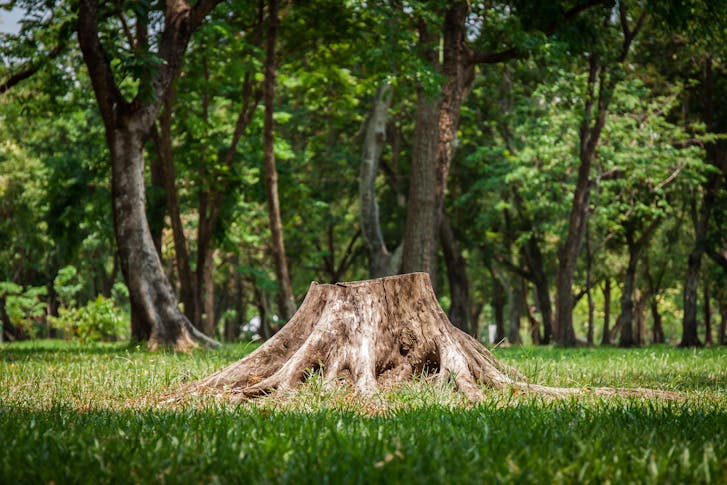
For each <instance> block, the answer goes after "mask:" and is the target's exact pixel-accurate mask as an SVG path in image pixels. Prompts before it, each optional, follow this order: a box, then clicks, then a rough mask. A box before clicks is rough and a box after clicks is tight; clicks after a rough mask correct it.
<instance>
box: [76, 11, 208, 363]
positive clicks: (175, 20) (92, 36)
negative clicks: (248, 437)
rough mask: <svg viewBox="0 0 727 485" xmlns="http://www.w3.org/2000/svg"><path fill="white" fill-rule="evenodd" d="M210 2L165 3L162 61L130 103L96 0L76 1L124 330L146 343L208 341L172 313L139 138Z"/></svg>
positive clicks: (144, 136)
mask: <svg viewBox="0 0 727 485" xmlns="http://www.w3.org/2000/svg"><path fill="white" fill-rule="evenodd" d="M218 1H219V0H200V1H198V2H197V3H195V5H194V6H190V5H189V4H187V3H186V2H176V3H169V4H167V6H166V8H165V11H164V22H163V28H162V31H161V34H160V36H159V41H158V44H157V52H156V53H154V54H155V55H158V57H159V59H160V60H161V61H162V62H160V63H159V67H158V69H154V70H153V71H151V72H149V73H146V74H145V75H144V76H142V79H141V80H140V83H142V85H143V86H144V87H146V88H149V89H150V90H151V93H147V95H148V97H149V98H151V101H149V100H147V99H142V98H143V94H142V95H140V96H137V97H136V98H135V99H134V100H133V101H131V102H129V101H127V100H126V99H125V98H124V96H123V95H122V93H121V89H120V88H119V86H118V84H117V83H116V80H115V78H114V73H113V70H112V68H111V64H110V59H111V56H110V55H109V54H108V52H107V51H106V50H105V47H104V45H103V44H102V42H101V39H100V35H99V19H100V16H101V11H100V10H101V9H100V6H99V4H98V2H97V1H95V0H81V1H80V2H79V4H78V21H77V25H76V32H77V36H78V41H79V44H80V46H81V51H82V54H83V59H84V62H85V64H86V66H87V68H88V74H89V77H90V79H91V84H92V86H93V90H94V94H95V96H96V101H97V103H98V106H99V111H100V113H101V117H102V118H103V121H104V127H105V130H106V142H107V144H108V147H109V150H110V153H111V192H112V198H113V203H112V205H113V218H114V232H115V235H116V245H117V251H118V255H119V261H120V263H121V270H122V273H123V275H124V279H125V281H126V286H127V287H128V288H129V297H130V303H131V308H132V334H133V335H134V336H136V337H140V338H146V337H148V339H149V344H148V346H149V348H150V349H155V348H157V347H159V346H171V347H174V348H176V349H180V350H182V349H188V348H190V347H194V346H197V345H198V344H199V343H205V344H208V345H216V342H214V341H213V340H211V339H209V338H207V337H205V336H204V335H203V334H202V333H200V332H199V331H197V330H196V329H195V328H194V327H193V326H192V324H191V323H190V322H189V320H188V319H187V318H186V317H185V316H184V315H183V314H182V313H181V312H180V310H179V308H178V304H177V298H176V296H175V294H174V291H173V289H172V286H171V285H170V284H169V281H168V280H167V278H166V276H165V274H164V271H163V268H162V265H161V261H160V259H159V255H158V254H157V252H156V249H155V247H154V242H153V240H152V235H151V231H150V229H149V224H148V221H147V217H146V207H145V204H146V194H145V190H144V189H145V187H144V143H145V142H146V140H147V138H148V137H149V135H150V134H151V128H152V125H153V123H154V121H155V119H156V117H157V114H158V113H159V108H160V104H161V100H163V99H165V98H166V96H167V94H168V91H169V88H170V86H171V84H172V81H173V79H174V78H175V77H176V75H177V73H178V71H179V69H180V67H181V65H182V60H183V58H184V53H185V51H186V49H187V45H188V44H189V40H190V37H191V35H192V33H193V32H194V31H195V30H196V29H197V28H198V27H199V25H200V24H201V22H202V20H203V19H204V18H205V16H206V15H207V14H208V13H209V12H210V11H211V10H212V9H213V8H214V6H215V5H216V4H217V3H218ZM146 20H148V19H146ZM146 20H143V21H142V24H143V23H144V22H146ZM141 44H142V43H140V45H141ZM150 54H151V53H150ZM141 91H143V90H142V89H140V92H141ZM149 94H150V95H149Z"/></svg>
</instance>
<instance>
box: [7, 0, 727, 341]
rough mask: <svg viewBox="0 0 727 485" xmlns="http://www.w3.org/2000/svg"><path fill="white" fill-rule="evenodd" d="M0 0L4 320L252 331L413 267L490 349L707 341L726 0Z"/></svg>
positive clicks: (725, 80) (726, 317) (33, 326)
mask: <svg viewBox="0 0 727 485" xmlns="http://www.w3.org/2000/svg"><path fill="white" fill-rule="evenodd" d="M2 8H3V9H4V10H5V11H10V10H13V11H15V12H22V13H23V17H22V21H21V24H20V30H19V32H18V33H16V34H0V105H1V106H2V108H1V109H0V131H1V132H2V138H1V139H2V143H1V144H0V214H1V217H0V320H2V327H3V331H2V335H3V337H4V339H10V340H13V339H21V338H28V337H34V336H39V337H40V336H60V335H65V336H74V335H75V336H78V335H88V336H92V337H89V338H113V337H114V336H117V337H124V338H125V337H126V336H131V337H132V338H136V339H139V340H150V341H152V342H157V343H158V344H159V345H173V346H177V347H179V348H182V347H184V346H185V345H190V346H192V345H197V344H199V343H204V342H208V343H209V342H210V339H218V340H219V339H230V340H234V339H238V338H240V337H241V336H250V335H251V334H254V333H258V334H259V335H260V336H262V337H264V338H267V337H270V336H271V335H272V334H273V333H275V332H276V331H277V330H279V329H280V328H281V327H282V325H284V323H285V321H286V319H287V318H288V317H289V316H290V314H291V308H290V303H291V301H290V300H291V298H287V297H285V295H283V297H281V294H283V293H285V291H286V290H285V289H286V287H289V288H290V293H291V295H292V300H295V303H297V304H300V303H301V300H302V297H303V296H304V294H305V291H306V289H307V288H308V285H309V284H310V281H311V280H315V281H319V282H322V283H335V282H337V281H350V280H361V279H366V278H368V277H370V276H382V275H385V274H396V273H402V272H412V271H425V272H428V273H429V275H430V277H431V279H432V283H433V286H434V288H435V290H436V293H437V297H438V298H439V301H440V302H441V303H442V305H443V307H444V308H445V309H446V310H448V311H449V316H450V319H451V320H452V322H453V323H454V324H455V325H457V326H458V327H460V328H461V329H463V330H465V331H467V332H468V333H470V334H472V335H474V336H479V337H480V338H482V339H483V340H484V339H485V338H486V337H489V334H488V332H489V331H490V327H492V329H493V331H494V332H493V335H492V338H494V339H495V340H496V341H500V340H502V339H507V340H509V341H510V342H511V343H513V344H516V343H522V342H531V343H551V342H556V343H558V344H561V345H569V346H570V345H576V344H578V343H580V342H583V343H588V344H593V343H594V342H614V343H620V344H621V345H624V346H631V345H641V344H644V343H647V342H649V341H654V342H663V341H671V342H674V343H682V344H683V345H688V346H692V345H700V344H702V343H704V342H709V343H725V327H726V326H727V292H725V291H724V290H723V288H725V287H727V263H726V261H727V238H725V236H724V235H725V221H727V209H726V207H727V206H726V205H725V201H727V140H725V129H726V127H727V111H725V106H724V103H721V102H720V100H722V99H724V98H725V96H726V95H727V76H725V74H727V48H726V47H725V46H726V45H727V42H726V41H727V39H725V35H726V34H725V33H726V32H727V7H725V5H722V3H721V2H706V1H697V0H693V1H689V2H671V1H668V2H656V1H654V2H652V1H638V0H634V1H628V2H627V1H619V2H613V1H606V0H600V1H599V0H568V1H560V2H537V1H526V0H518V1H514V2H513V1H502V2H498V1H495V2H464V1H454V2H440V1H424V0H422V1H411V2H410V1H404V2H402V1H383V0H377V1H373V2H358V1H352V2H337V1H332V0H315V1H312V2H286V1H282V0H273V1H260V2H248V1H244V0H226V1H207V0H202V1H198V2H194V3H188V2H186V1H179V2H148V1H139V0H119V1H114V2H95V1H91V0H83V1H79V2H70V3H69V2H53V1H50V2H37V1H35V0H15V1H10V2H6V3H5V4H3V6H2ZM271 162H272V163H273V165H271ZM271 170H273V171H271ZM273 183H274V186H275V187H274V190H272V189H273ZM276 205H277V206H278V207H279V209H278V215H277V219H278V222H277V224H276V216H275V211H274V210H269V208H270V207H274V206H276ZM281 248H282V249H281ZM281 250H282V251H283V254H282V256H284V257H283V258H282V259H281V257H280V256H281V254H280V251H281ZM281 265H282V267H281ZM68 268H72V269H68ZM283 270H284V271H283ZM99 297H101V298H102V299H101V300H99ZM286 298H287V300H286ZM86 307H88V308H95V309H96V310H98V312H100V313H102V314H104V315H107V317H108V318H107V319H106V320H104V322H103V323H101V322H100V321H98V320H96V321H94V320H93V319H92V318H90V317H88V318H86V317H83V316H79V315H87V316H88V315H91V314H92V313H93V312H87V313H84V314H81V313H78V314H73V315H72V316H71V311H76V310H78V311H80V309H82V308H86ZM104 312H106V313H104ZM84 325H85V326H88V327H94V326H95V327H99V328H101V327H102V328H103V330H100V331H96V332H90V331H88V332H86V333H83V332H82V331H81V330H79V328H78V327H79V326H84ZM175 329H176V330H175ZM84 331H85V330H84ZM185 332H187V333H185ZM246 334H247V335H246ZM185 335H186V337H185ZM180 339H182V340H184V339H186V340H184V342H186V343H184V344H182V343H180V342H181V340H180Z"/></svg>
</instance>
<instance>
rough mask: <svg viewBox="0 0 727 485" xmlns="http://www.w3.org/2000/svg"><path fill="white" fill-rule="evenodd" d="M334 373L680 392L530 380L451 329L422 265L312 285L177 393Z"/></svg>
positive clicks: (290, 384) (382, 384)
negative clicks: (247, 344)
mask: <svg viewBox="0 0 727 485" xmlns="http://www.w3.org/2000/svg"><path fill="white" fill-rule="evenodd" d="M316 374H318V375H321V376H322V379H323V383H324V385H326V386H335V385H337V383H340V382H341V381H343V382H346V383H348V384H349V385H351V386H352V387H353V388H354V389H355V390H356V391H357V392H358V393H360V394H362V395H364V396H372V395H374V394H376V393H377V392H378V391H379V390H381V389H386V388H391V387H393V386H396V385H398V384H402V383H403V382H405V381H407V380H408V379H410V378H413V377H415V376H421V375H429V376H431V377H433V378H434V379H435V380H436V382H438V383H440V384H445V383H447V382H453V383H454V385H455V386H456V388H457V390H458V391H459V392H461V393H462V394H464V395H465V396H466V397H467V398H468V399H470V400H474V401H477V400H481V399H483V398H484V393H483V392H482V388H481V387H480V385H485V386H488V387H492V388H496V389H507V388H512V389H518V390H522V391H526V392H535V393H540V394H545V395H549V396H555V397H564V396H579V395H584V394H587V393H591V392H593V393H595V394H596V395H629V396H642V397H643V396H654V395H657V396H662V397H671V398H675V397H677V395H676V394H674V393H667V392H661V391H653V390H646V389H614V388H596V389H587V390H584V389H571V388H552V387H545V386H539V385H534V384H528V383H527V382H525V381H524V378H523V377H522V376H521V375H520V374H519V373H518V372H517V371H516V370H514V369H512V368H510V367H508V366H506V365H503V364H501V363H500V362H499V361H498V360H497V359H495V357H494V356H493V355H492V354H491V353H490V352H489V351H488V350H487V349H486V348H485V347H484V346H483V345H482V344H480V343H479V342H477V340H475V339H474V338H472V337H471V336H469V335H467V334H466V333H465V332H462V331H461V330H459V329H458V328H456V327H454V326H453V325H452V324H451V323H450V322H449V321H448V320H447V316H446V315H445V314H444V312H443V311H442V309H441V307H440V306H439V303H438V302H437V298H436V296H435V294H434V290H433V289H432V286H431V283H430V282H429V277H428V275H427V274H426V273H414V274H405V275H401V276H390V277H386V278H380V279H375V280H367V281H358V282H352V283H338V284H334V285H330V284H324V285H321V284H317V283H312V284H311V286H310V289H309V290H308V294H307V296H306V298H305V300H304V301H303V303H302V305H301V307H300V309H299V310H298V312H297V313H296V314H295V316H294V317H293V318H292V319H291V320H290V322H288V324H287V325H286V326H285V327H283V329H282V330H281V331H280V332H278V333H277V334H276V335H275V336H274V337H273V338H271V339H270V340H269V341H268V342H266V343H265V344H264V345H263V346H261V347H260V348H258V349H257V350H255V351H254V352H252V353H251V354H249V355H248V356H246V357H244V358H243V359H241V360H239V361H237V362H235V363H234V364H232V365H230V366H228V367H227V368H225V369H223V370H221V371H219V372H216V373H214V374H212V375H211V376H209V377H207V378H205V379H202V380H200V381H198V382H196V383H193V384H191V385H190V386H187V387H185V388H184V389H182V390H181V391H180V392H179V395H180V396H183V395H187V394H189V393H191V392H200V391H202V392H205V391H213V392H215V393H217V394H219V393H220V391H222V392H226V393H228V395H230V396H231V397H232V398H233V399H245V398H248V397H253V396H260V395H266V394H268V393H270V392H272V391H276V390H288V389H293V388H295V387H297V386H299V385H300V384H301V383H303V382H304V381H305V380H306V379H307V378H308V377H309V376H311V375H316Z"/></svg>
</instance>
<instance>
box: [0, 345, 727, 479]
mask: <svg viewBox="0 0 727 485" xmlns="http://www.w3.org/2000/svg"><path fill="white" fill-rule="evenodd" d="M0 348H1V349H2V353H1V354H0V355H1V356H2V358H1V359H0V404H1V405H0V435H2V436H4V437H6V440H5V442H4V446H3V447H2V450H1V451H0V481H2V482H4V483H5V482H8V483H16V482H20V483H27V482H34V483H35V482H43V483H47V482H50V481H54V482H55V483H62V482H63V483H65V482H74V481H78V480H88V481H93V482H94V483H107V482H115V481H118V478H119V477H134V479H135V480H137V481H139V482H153V481H157V480H159V479H160V477H161V478H163V479H164V480H165V481H168V482H173V483H182V482H184V483H190V482H194V483H202V482H204V483H206V482H213V481H221V482H238V481H241V482H249V483H259V482H295V483H325V482H336V483H339V482H346V483H392V482H395V483H401V482H407V483H453V482H456V483H503V482H504V483H510V482H518V481H522V482H527V483H554V482H565V483H603V482H606V481H615V480H618V481H620V482H629V483H664V482H672V483H677V482H679V483H707V482H711V483H722V482H724V480H725V478H726V476H725V473H727V461H726V460H727V459H726V458H725V457H727V435H726V433H727V396H726V395H725V389H724V386H723V382H722V380H721V376H722V375H723V369H724V368H725V365H727V362H725V359H726V357H725V353H724V352H723V351H720V350H719V349H702V350H698V351H684V350H678V349H674V348H668V347H664V346H660V347H652V348H648V349H643V350H638V351H623V350H617V349H610V348H609V349H582V350H564V349H547V348H527V349H498V350H497V351H496V352H497V356H498V357H499V358H501V359H502V360H504V361H505V362H507V363H508V364H511V365H514V366H516V367H518V368H519V369H521V370H522V371H523V372H524V373H525V374H526V375H527V376H528V377H529V378H530V379H532V380H533V381H534V382H536V381H537V382H547V383H549V384H554V385H568V386H592V385H604V384H605V385H617V386H651V387H661V388H668V389H673V390H679V391H686V392H688V393H689V395H688V398H687V400H686V401H684V402H678V403H667V402H660V401H655V400H635V399H612V400H600V399H593V400H589V399H581V400H575V399H573V400H570V399H566V400H563V401H543V400H540V399H534V398H527V397H521V396H518V395H513V394H511V393H509V392H503V393H495V392H492V391H489V392H488V394H487V398H486V400H485V401H484V402H483V403H480V404H478V405H466V404H465V403H462V402H461V401H457V400H456V399H455V398H454V397H453V396H454V394H453V393H452V392H451V390H450V389H448V388H443V389H437V388H436V387H434V386H432V384H431V383H414V384H412V385H411V386H410V387H406V388H403V389H399V390H396V391H392V392H390V393H388V394H386V395H385V396H380V398H379V399H375V400H372V401H368V402H361V401H357V400H355V399H352V397H351V395H350V394H349V392H348V390H346V389H341V390H340V391H326V390H325V389H324V388H323V387H322V386H320V385H319V383H318V382H316V381H315V379H313V380H312V381H311V383H310V384H308V385H306V386H305V387H304V389H302V390H301V391H300V392H299V393H297V394H295V397H294V398H293V399H290V398H288V399H286V398H283V397H280V398H276V397H273V398H268V399H263V400H259V401H255V402H254V403H250V404H243V405H230V404H227V403H225V402H224V401H218V400H216V399H215V398H209V399H207V400H199V401H194V400H193V401H192V402H190V403H186V404H185V405H183V406H174V405H170V406H168V407H163V406H159V405H158V400H159V399H160V397H161V396H162V395H164V394H165V393H166V392H167V391H168V389H170V387H171V388H175V387H177V386H179V385H182V384H184V383H186V382H188V381H189V380H193V379H196V378H198V377H201V376H205V375H208V374H209V373H210V372H211V371H213V370H215V369H219V368H221V367H223V366H225V365H228V364H229V363H231V362H232V361H234V360H236V359H238V358H240V357H241V356H242V355H244V354H246V353H247V352H249V351H250V350H252V348H253V346H250V345H249V344H237V345H234V346H227V347H225V348H223V349H221V350H220V352H217V353H207V352H194V353H191V354H185V355H177V354H172V353H151V354H150V353H146V352H143V351H139V350H137V349H135V348H129V347H128V346H125V345H121V344H110V345H109V344H95V345H91V346H85V347H81V346H78V345H77V344H73V343H67V342H47V341H43V342H33V343H22V344H14V345H12V346H11V345H3V346H2V347H0ZM29 383H30V384H31V385H29Z"/></svg>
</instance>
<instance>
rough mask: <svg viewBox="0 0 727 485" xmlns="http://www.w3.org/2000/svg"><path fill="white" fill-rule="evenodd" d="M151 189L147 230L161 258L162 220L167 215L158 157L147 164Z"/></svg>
mask: <svg viewBox="0 0 727 485" xmlns="http://www.w3.org/2000/svg"><path fill="white" fill-rule="evenodd" d="M149 172H150V175H151V187H150V190H149V204H148V207H147V214H148V220H149V230H151V238H152V240H153V241H154V247H155V248H156V250H157V253H158V254H159V258H160V259H161V257H162V234H163V232H164V218H165V216H166V215H167V195H166V190H165V189H164V169H163V167H162V161H161V160H160V159H159V157H156V158H152V161H151V163H150V164H149Z"/></svg>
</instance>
